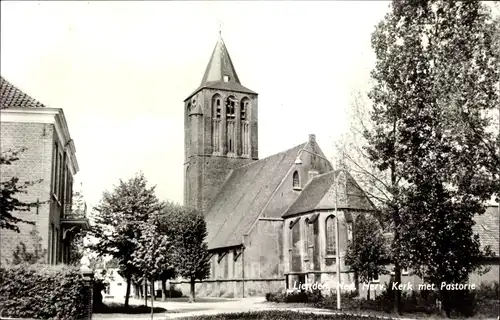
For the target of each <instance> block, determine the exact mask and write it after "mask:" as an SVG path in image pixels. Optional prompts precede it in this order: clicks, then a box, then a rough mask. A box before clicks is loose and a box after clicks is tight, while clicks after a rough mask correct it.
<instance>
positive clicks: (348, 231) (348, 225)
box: [347, 222, 352, 241]
mask: <svg viewBox="0 0 500 320" xmlns="http://www.w3.org/2000/svg"><path fill="white" fill-rule="evenodd" d="M347 240H348V241H352V223H351V222H349V223H347Z"/></svg>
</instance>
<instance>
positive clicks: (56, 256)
mask: <svg viewBox="0 0 500 320" xmlns="http://www.w3.org/2000/svg"><path fill="white" fill-rule="evenodd" d="M54 246H55V251H54V254H55V263H58V262H59V229H58V228H56V236H55V244H54Z"/></svg>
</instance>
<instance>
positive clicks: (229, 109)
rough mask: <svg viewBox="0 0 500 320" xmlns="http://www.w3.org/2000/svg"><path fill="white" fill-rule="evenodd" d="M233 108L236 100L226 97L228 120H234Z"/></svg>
mask: <svg viewBox="0 0 500 320" xmlns="http://www.w3.org/2000/svg"><path fill="white" fill-rule="evenodd" d="M235 106H236V100H235V99H234V97H232V96H231V97H228V98H227V100H226V117H227V118H228V119H234V118H235V113H234V110H235Z"/></svg>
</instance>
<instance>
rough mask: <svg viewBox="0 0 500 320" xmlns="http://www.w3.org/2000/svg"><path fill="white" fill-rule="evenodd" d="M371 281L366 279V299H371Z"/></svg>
mask: <svg viewBox="0 0 500 320" xmlns="http://www.w3.org/2000/svg"><path fill="white" fill-rule="evenodd" d="M371 283H372V282H371V281H368V293H367V294H366V300H371V299H370V291H372V290H371V288H370V285H371Z"/></svg>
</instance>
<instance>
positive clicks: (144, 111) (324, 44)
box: [0, 1, 389, 206]
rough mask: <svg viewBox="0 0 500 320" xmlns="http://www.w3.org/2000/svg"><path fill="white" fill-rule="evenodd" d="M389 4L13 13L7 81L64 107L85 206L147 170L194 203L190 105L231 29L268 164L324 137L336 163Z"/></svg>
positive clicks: (45, 7) (167, 191) (51, 5)
mask: <svg viewBox="0 0 500 320" xmlns="http://www.w3.org/2000/svg"><path fill="white" fill-rule="evenodd" d="M388 4H389V3H388V2H385V1H373V2H369V1H318V2H312V1H311V2H305V1H289V2H285V1H283V2H281V1H279V2H278V1H276V2H271V1H265V2H264V1H242V2H229V1H221V2H216V1H203V2H194V1H186V2H173V1H165V2H160V1H154V2H143V1H137V2H132V1H129V2H119V1H93V2H85V1H80V2H69V1H60V2H59V1H52V2H27V1H26V2H24V1H2V2H1V3H0V5H1V51H0V55H1V74H2V76H3V77H4V78H5V79H7V80H8V81H10V82H11V83H12V84H14V85H15V86H17V87H18V88H20V89H21V90H23V91H24V92H26V93H27V94H29V95H30V96H32V97H34V98H35V99H37V100H38V101H40V102H42V103H43V104H44V105H45V106H47V107H51V108H62V109H63V110H64V114H65V116H66V120H67V123H68V127H69V130H70V134H71V137H72V138H73V140H74V143H75V146H76V156H77V159H78V163H79V167H80V172H79V173H78V174H77V175H76V177H75V178H76V181H77V182H78V184H80V183H81V184H82V189H83V192H84V196H85V199H86V201H87V203H88V204H89V205H90V206H93V205H96V204H97V203H98V201H99V200H100V198H101V196H102V192H103V191H105V190H112V188H113V186H114V185H116V184H117V183H118V182H119V179H124V180H126V179H129V178H131V177H132V176H133V175H134V174H135V173H137V172H139V171H142V172H143V173H144V174H145V176H146V178H147V180H148V183H149V185H151V186H153V185H156V194H157V196H158V198H160V199H161V200H172V201H176V202H179V203H182V200H183V199H182V197H183V160H184V138H183V135H184V131H183V125H184V118H183V101H184V99H185V98H187V96H188V95H189V94H190V93H191V92H192V91H193V90H194V89H196V88H197V87H198V86H199V84H200V82H201V79H202V77H203V72H204V71H205V68H206V65H207V63H208V61H209V58H210V55H211V53H212V50H213V48H214V46H215V44H216V41H217V37H218V33H219V29H220V30H221V32H222V37H223V39H224V42H225V44H226V47H227V48H228V51H229V54H230V56H231V59H232V61H233V64H234V66H235V69H236V72H237V73H238V76H239V78H240V81H241V83H242V84H243V85H244V86H246V87H247V88H250V89H252V90H254V91H256V92H258V94H259V132H258V135H259V158H264V157H267V156H270V155H272V154H274V153H277V152H280V151H283V150H286V149H289V148H292V147H294V146H296V145H298V144H301V143H303V142H305V141H306V140H307V139H308V134H311V133H313V134H315V135H316V140H317V141H318V143H319V145H320V147H321V148H322V150H323V152H324V153H325V154H326V156H327V157H328V158H330V159H333V157H334V143H335V141H337V140H338V139H339V138H340V136H341V134H342V133H344V132H346V131H347V130H348V129H347V123H348V116H347V108H348V104H349V100H350V98H351V96H352V94H353V93H354V92H356V91H361V92H366V90H368V89H369V79H370V77H369V72H370V70H371V69H372V68H373V66H374V62H375V57H374V54H373V51H372V49H371V46H370V41H371V34H372V32H373V31H374V28H375V25H376V24H377V23H378V22H379V21H380V20H381V19H383V17H384V15H385V13H386V12H387V11H388Z"/></svg>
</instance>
